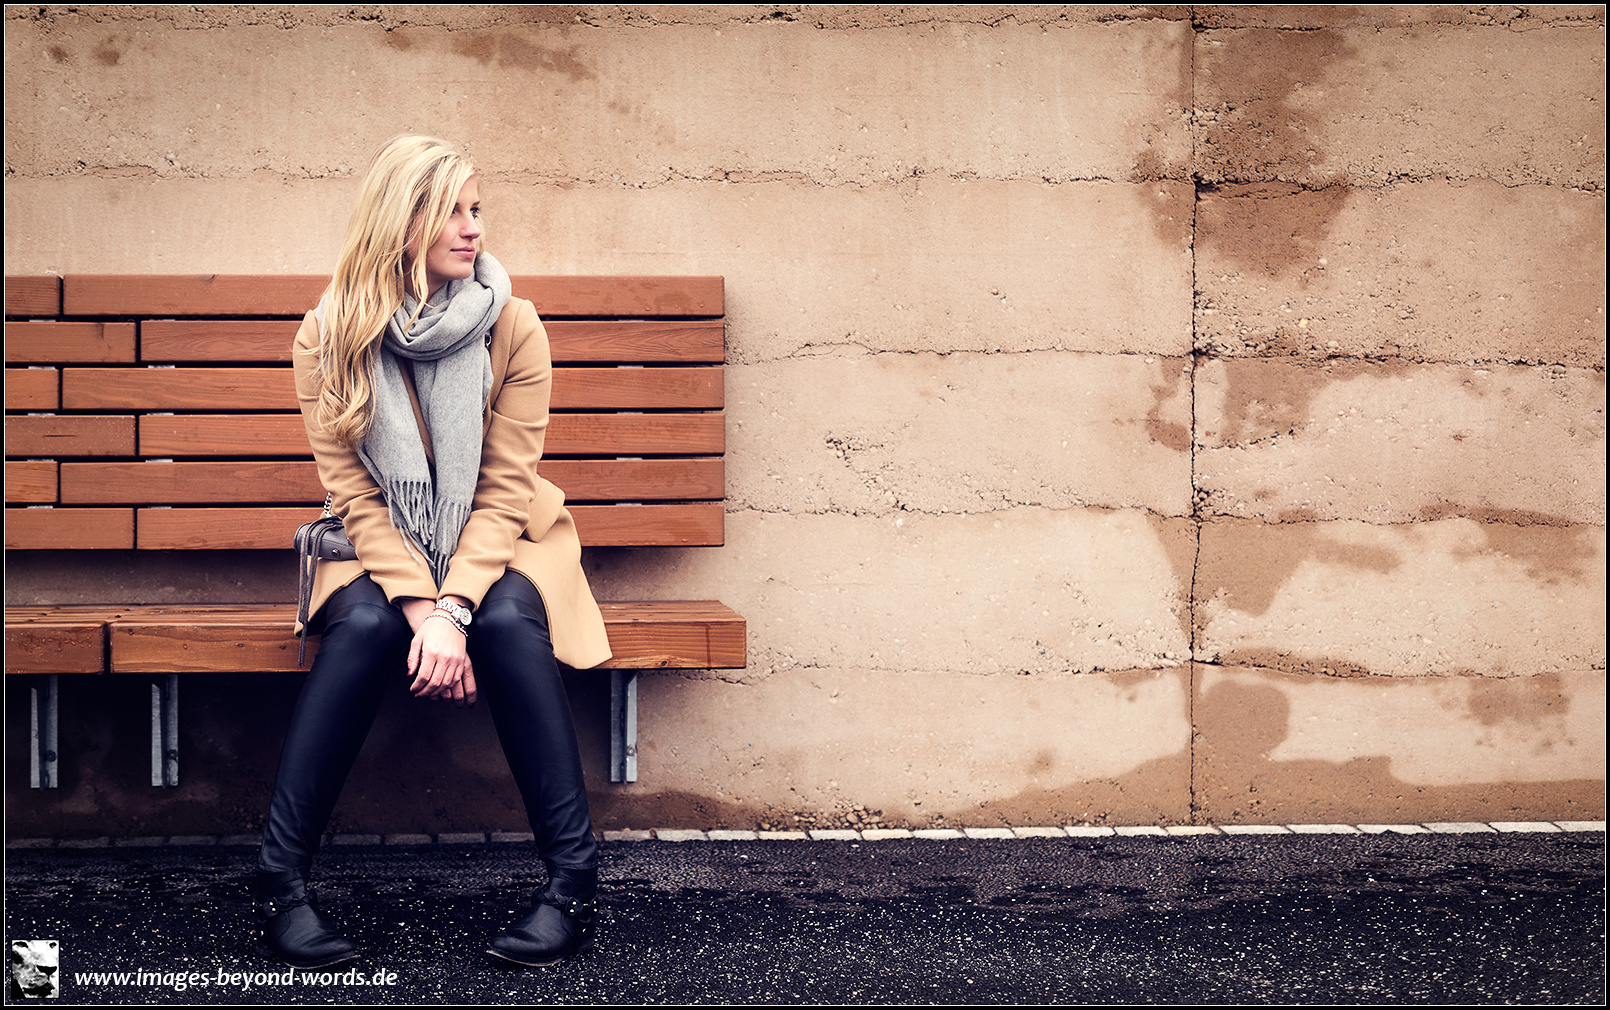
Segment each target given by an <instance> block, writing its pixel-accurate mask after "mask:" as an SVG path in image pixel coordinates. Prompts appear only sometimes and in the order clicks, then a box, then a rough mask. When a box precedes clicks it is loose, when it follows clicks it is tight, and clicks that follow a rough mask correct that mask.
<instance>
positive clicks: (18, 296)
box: [6, 277, 61, 316]
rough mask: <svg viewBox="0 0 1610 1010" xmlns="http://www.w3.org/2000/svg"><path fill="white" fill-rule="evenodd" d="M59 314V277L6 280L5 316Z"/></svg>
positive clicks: (13, 278) (9, 278)
mask: <svg viewBox="0 0 1610 1010" xmlns="http://www.w3.org/2000/svg"><path fill="white" fill-rule="evenodd" d="M60 312H61V278H60V277H7V278H6V315H8V316H54V315H57V314H58V313H60Z"/></svg>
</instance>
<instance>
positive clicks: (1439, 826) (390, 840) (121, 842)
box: [6, 821, 1605, 849]
mask: <svg viewBox="0 0 1610 1010" xmlns="http://www.w3.org/2000/svg"><path fill="white" fill-rule="evenodd" d="M1604 825H1605V822H1604V821H1426V822H1424V823H1422V824H1221V825H1209V824H1173V825H1168V826H1166V827H1158V826H1157V825H1152V824H1141V825H1133V826H1125V827H1110V828H1109V827H1085V826H1081V825H1073V826H1070V827H1062V828H1045V827H1024V828H915V829H913V828H862V829H860V830H858V831H857V830H851V829H844V828H817V829H813V830H810V831H746V830H728V829H723V828H711V829H710V830H708V831H705V830H701V829H698V828H644V829H641V830H630V829H628V830H625V831H606V832H604V841H606V842H650V841H661V842H755V841H815V842H881V841H887V840H890V839H896V838H921V839H938V840H947V839H998V840H1004V839H1014V838H1105V837H1112V836H1122V837H1146V836H1151V837H1157V838H1181V837H1188V836H1196V835H1380V834H1387V833H1392V834H1399V835H1428V834H1438V835H1460V834H1495V833H1506V834H1508V833H1518V832H1543V833H1558V832H1562V831H1603V830H1604ZM532 840H533V839H532V835H531V832H529V831H462V832H444V833H442V834H439V835H436V836H435V837H432V836H430V835H424V834H395V835H333V836H331V838H330V840H329V842H328V844H330V845H398V846H420V845H486V844H492V845H497V844H501V843H507V842H529V841H532ZM259 841H260V836H258V835H146V836H137V837H132V838H107V837H101V838H64V839H55V838H10V839H7V840H6V848H8V849H105V848H119V849H121V848H140V847H150V846H157V845H243V846H253V845H256V844H257V843H258V842H259Z"/></svg>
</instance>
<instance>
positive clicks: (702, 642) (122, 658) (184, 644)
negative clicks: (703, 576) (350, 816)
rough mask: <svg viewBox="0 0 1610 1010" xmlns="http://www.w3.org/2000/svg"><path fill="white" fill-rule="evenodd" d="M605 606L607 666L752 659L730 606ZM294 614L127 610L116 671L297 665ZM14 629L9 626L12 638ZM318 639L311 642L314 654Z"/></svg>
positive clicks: (115, 644) (112, 627) (704, 664)
mask: <svg viewBox="0 0 1610 1010" xmlns="http://www.w3.org/2000/svg"><path fill="white" fill-rule="evenodd" d="M599 607H600V609H601V610H602V611H603V613H604V627H605V629H606V630H607V631H608V633H609V641H610V648H611V649H612V650H613V651H614V652H616V654H617V655H616V656H615V658H614V659H612V660H610V661H609V662H608V663H607V664H605V665H604V667H602V668H604V669H608V668H616V669H622V668H628V669H708V668H719V669H727V668H736V667H742V666H743V665H744V664H745V662H746V661H747V658H746V656H745V633H746V626H745V622H744V619H743V618H742V617H741V616H739V615H738V614H737V613H735V612H734V611H733V610H732V609H731V608H730V607H727V606H725V605H724V604H721V603H716V602H714V601H707V600H698V601H649V602H642V603H636V602H630V601H624V602H612V603H602V604H599ZM295 616H296V608H295V606H294V605H291V604H285V605H279V604H264V605H260V606H255V607H253V606H242V607H237V608H223V607H218V608H208V609H201V610H190V609H187V608H183V607H166V608H155V607H150V608H147V607H139V608H129V609H127V610H125V611H123V612H122V613H121V614H118V615H115V616H113V617H112V618H110V619H109V620H108V622H107V628H108V631H109V643H110V654H111V671H110V672H112V673H252V672H281V671H284V672H289V671H294V670H296V669H297V666H296V651H297V640H296V637H295V636H294V635H292V634H291V627H292V624H293V622H294V620H295ZM10 632H11V627H10V626H9V625H8V627H7V633H8V636H9V634H10ZM315 641H316V640H315V639H312V638H310V639H309V640H308V651H309V652H310V653H312V652H313V649H314V643H315ZM311 661H312V657H311V656H310V657H309V662H310V663H311Z"/></svg>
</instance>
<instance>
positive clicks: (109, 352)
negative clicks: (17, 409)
mask: <svg viewBox="0 0 1610 1010" xmlns="http://www.w3.org/2000/svg"><path fill="white" fill-rule="evenodd" d="M5 325H6V363H7V364H28V363H30V362H39V363H42V364H61V363H65V362H69V361H133V360H134V324H133V323H56V322H21V323H19V322H12V323H6V324H5Z"/></svg>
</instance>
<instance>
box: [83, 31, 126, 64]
mask: <svg viewBox="0 0 1610 1010" xmlns="http://www.w3.org/2000/svg"><path fill="white" fill-rule="evenodd" d="M90 55H92V56H94V57H95V61H96V62H97V63H99V64H100V65H101V66H103V67H115V66H117V63H118V61H119V60H121V59H122V58H123V50H121V49H119V48H117V40H116V39H115V38H106V39H104V40H102V42H101V44H100V45H98V46H96V47H95V48H94V50H93V51H92V52H91V54H90Z"/></svg>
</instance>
